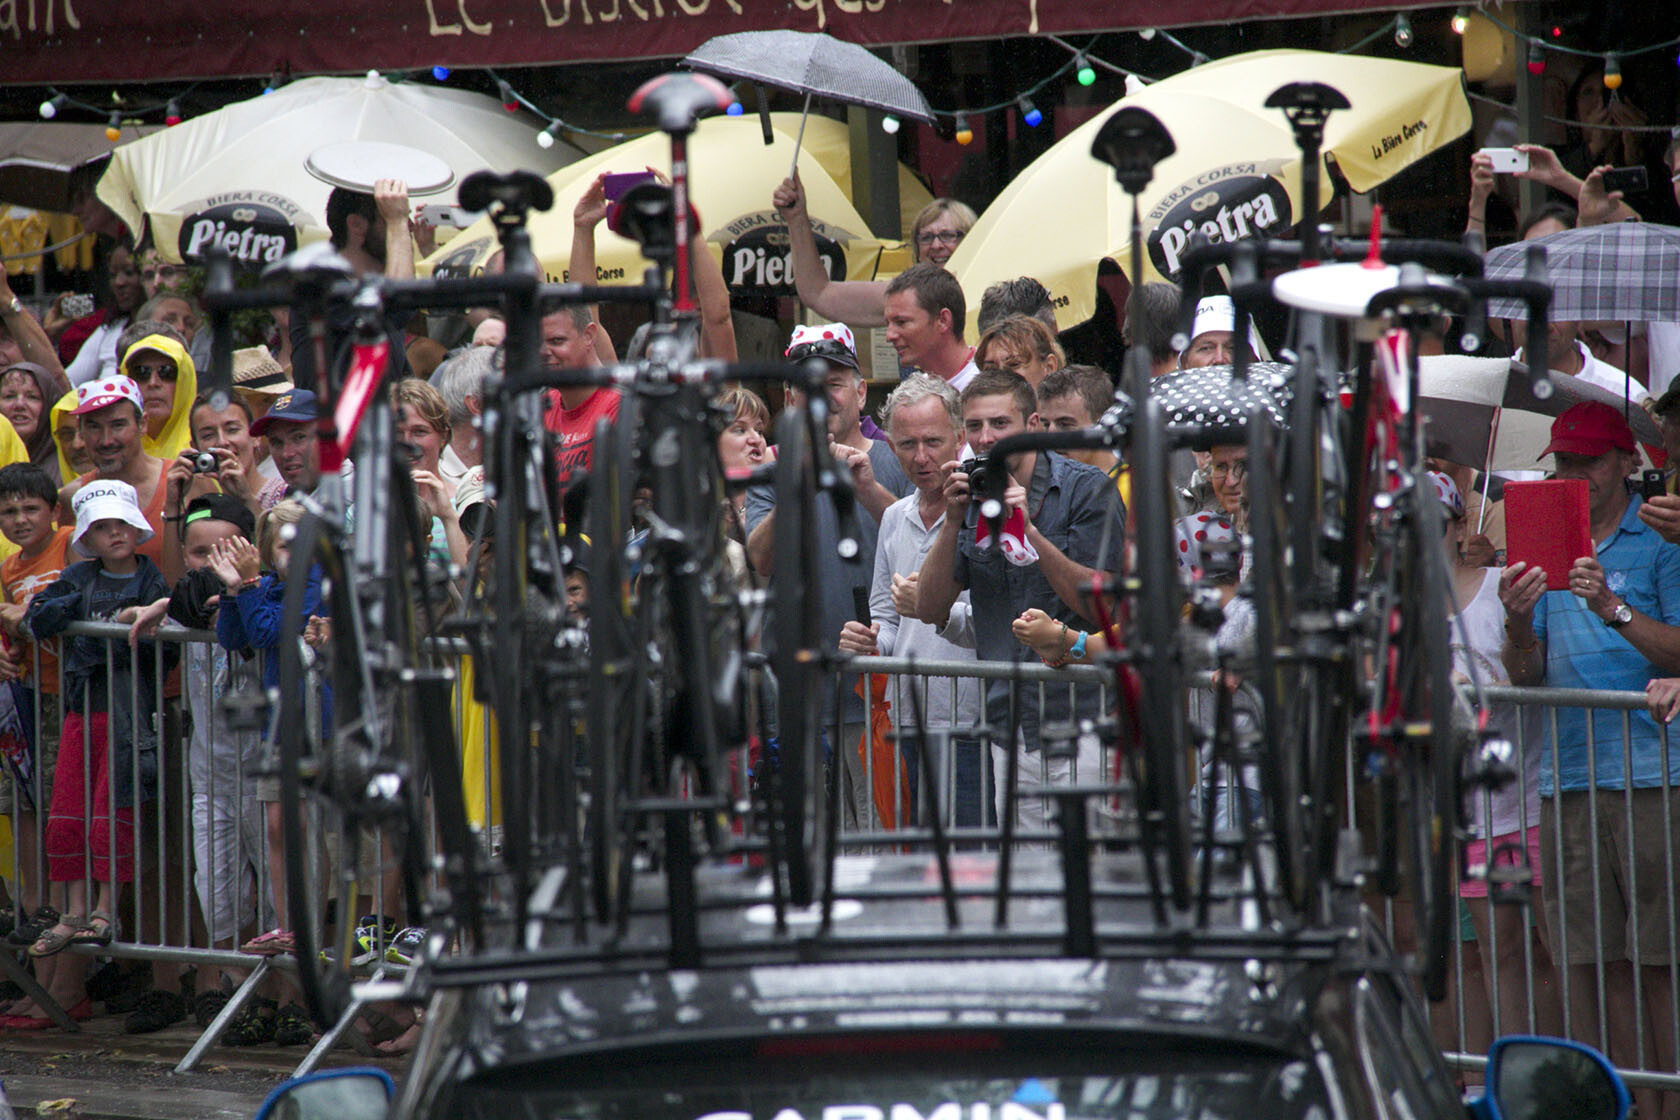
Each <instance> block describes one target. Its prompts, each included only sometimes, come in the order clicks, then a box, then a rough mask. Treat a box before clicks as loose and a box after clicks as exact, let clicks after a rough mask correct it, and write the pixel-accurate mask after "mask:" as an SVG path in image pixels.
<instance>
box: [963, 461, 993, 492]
mask: <svg viewBox="0 0 1680 1120" xmlns="http://www.w3.org/2000/svg"><path fill="white" fill-rule="evenodd" d="M962 470H963V473H964V474H966V475H968V492H969V493H970V494H974V495H977V496H978V495H980V494H984V493H985V492H986V483H987V481H988V480H987V478H986V460H985V459H983V458H980V457H978V456H976V457H975V458H973V459H964V460H963V465H962Z"/></svg>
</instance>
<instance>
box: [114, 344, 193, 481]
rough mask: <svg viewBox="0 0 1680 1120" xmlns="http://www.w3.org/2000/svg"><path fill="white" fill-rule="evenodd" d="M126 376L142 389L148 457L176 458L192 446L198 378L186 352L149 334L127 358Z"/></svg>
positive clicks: (123, 360) (144, 442) (128, 353)
mask: <svg viewBox="0 0 1680 1120" xmlns="http://www.w3.org/2000/svg"><path fill="white" fill-rule="evenodd" d="M122 372H123V373H125V374H127V375H128V376H129V377H130V378H131V379H132V380H133V381H134V383H135V384H136V385H138V386H140V399H141V401H142V402H143V403H142V405H141V411H142V412H144V413H145V417H146V431H145V436H144V440H143V444H142V445H143V446H144V448H145V451H146V454H148V455H156V456H157V457H158V458H160V459H173V458H175V456H177V455H179V454H180V453H181V452H182V451H184V450H186V448H187V446H188V445H189V444H191V443H192V402H193V398H195V397H197V396H198V374H197V372H196V371H195V370H194V368H193V360H192V358H191V357H190V356H189V355H188V354H187V351H186V348H185V347H184V346H182V345H181V344H180V343H179V342H176V341H175V340H174V339H173V338H170V337H168V336H167V335H162V334H149V335H147V336H146V337H145V338H142V339H140V340H139V341H137V342H135V343H134V344H133V345H131V346H130V347H129V348H128V350H127V351H126V352H125V353H124V354H123V359H122Z"/></svg>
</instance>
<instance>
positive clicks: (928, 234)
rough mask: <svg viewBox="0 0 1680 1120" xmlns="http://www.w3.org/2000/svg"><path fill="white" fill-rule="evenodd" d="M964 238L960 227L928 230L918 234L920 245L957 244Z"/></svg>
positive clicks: (917, 238) (917, 241) (917, 239)
mask: <svg viewBox="0 0 1680 1120" xmlns="http://www.w3.org/2000/svg"><path fill="white" fill-rule="evenodd" d="M962 239H963V231H962V230H960V229H942V230H937V231H936V230H926V229H924V230H923V231H922V232H921V233H918V234H917V235H916V244H918V245H955V244H956V243H957V242H959V241H961V240H962Z"/></svg>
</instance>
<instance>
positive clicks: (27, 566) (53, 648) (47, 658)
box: [0, 529, 75, 696]
mask: <svg viewBox="0 0 1680 1120" xmlns="http://www.w3.org/2000/svg"><path fill="white" fill-rule="evenodd" d="M73 532H74V530H72V529H57V530H54V531H53V536H52V540H50V541H48V542H47V547H46V548H44V549H42V550H41V553H40V555H38V556H36V557H34V558H33V559H31V558H29V557H26V556H24V554H23V553H21V552H18V553H14V554H12V555H11V556H8V557H7V558H6V559H5V560H4V561H0V592H3V593H4V594H5V597H6V602H8V603H28V602H29V600H30V597H31V596H33V595H34V594H35V593H36V592H37V591H42V590H45V589H46V588H47V587H48V586H50V585H51V584H52V582H53V580H55V579H57V578H58V574H59V573H60V572H62V571H63V570H64V567H65V565H66V564H70V563H74V562H75V558H74V557H72V556H71V555H70V537H71V535H72V533H73ZM31 661H32V659H31V658H25V659H24V663H23V672H24V676H25V677H28V676H29V674H30V668H31V664H30V663H31ZM41 691H42V692H46V693H51V694H52V695H55V696H56V695H57V694H58V640H57V639H56V638H55V639H53V640H52V641H50V642H42V643H41Z"/></svg>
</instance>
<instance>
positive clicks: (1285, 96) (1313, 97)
mask: <svg viewBox="0 0 1680 1120" xmlns="http://www.w3.org/2000/svg"><path fill="white" fill-rule="evenodd" d="M1266 108H1268V109H1284V110H1290V109H1293V110H1295V111H1297V112H1300V111H1302V110H1305V111H1307V112H1310V113H1314V114H1328V113H1329V112H1330V111H1331V110H1333V109H1351V108H1353V105H1352V104H1351V103H1350V102H1349V101H1348V99H1347V97H1346V95H1344V94H1343V93H1342V91H1341V90H1339V89H1337V88H1336V87H1335V86H1327V85H1325V84H1324V83H1323V82H1290V83H1289V84H1288V85H1286V86H1279V87H1278V88H1277V89H1274V90H1273V91H1272V95H1271V96H1270V97H1268V98H1266Z"/></svg>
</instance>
